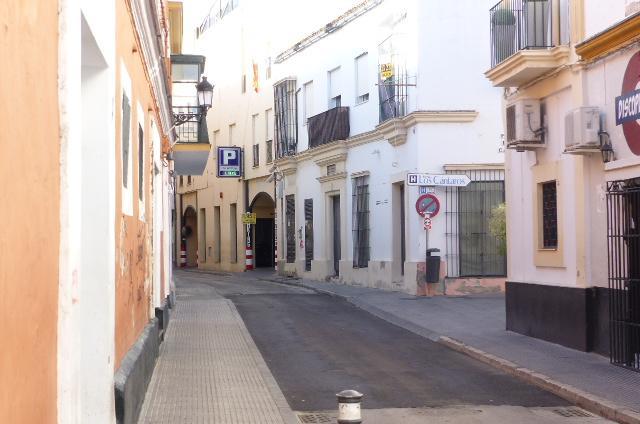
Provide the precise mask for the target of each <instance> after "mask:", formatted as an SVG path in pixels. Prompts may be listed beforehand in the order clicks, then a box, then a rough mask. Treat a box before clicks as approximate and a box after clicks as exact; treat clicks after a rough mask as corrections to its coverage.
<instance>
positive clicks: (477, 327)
mask: <svg viewBox="0 0 640 424" xmlns="http://www.w3.org/2000/svg"><path fill="white" fill-rule="evenodd" d="M263 278H264V279H267V278H268V279H270V280H271V281H277V282H280V283H285V284H296V285H302V286H304V287H307V288H311V289H314V290H316V291H318V292H322V293H326V294H330V295H333V296H339V297H341V298H344V299H346V300H348V301H349V302H350V303H352V304H353V305H355V306H357V307H359V308H361V309H364V310H366V311H368V312H370V313H372V314H374V315H376V316H378V317H380V318H382V319H384V320H386V321H389V322H391V323H393V324H396V325H398V326H400V327H403V328H405V329H407V330H409V331H412V332H414V333H417V334H420V335H422V336H424V337H427V338H429V339H431V340H434V341H437V342H440V343H443V344H446V345H448V346H449V347H451V348H453V349H456V350H460V351H462V352H464V353H466V354H469V355H471V356H474V357H476V358H477V359H480V360H482V361H484V362H487V363H489V364H491V365H493V366H496V367H498V368H501V369H502V370H504V371H506V372H509V373H511V374H514V375H517V376H519V377H521V378H524V379H526V380H528V381H529V382H531V383H534V384H537V385H540V386H543V387H544V388H546V389H549V390H551V391H553V392H554V393H556V394H557V395H559V396H562V397H565V398H566V399H568V400H569V401H572V402H575V403H577V404H578V406H582V407H583V408H586V409H590V410H591V411H592V412H596V413H599V414H602V415H604V416H605V417H606V418H609V419H614V420H619V421H621V422H631V423H633V422H638V423H640V373H636V372H633V371H629V370H626V369H623V368H620V367H616V366H613V365H611V364H610V363H609V360H608V359H607V358H605V357H602V356H600V355H597V354H594V353H584V352H579V351H576V350H573V349H569V348H565V347H563V346H560V345H556V344H552V343H548V342H545V341H542V340H539V339H535V338H532V337H527V336H523V335H520V334H517V333H513V332H510V331H506V330H505V327H506V324H505V303H504V296H503V295H478V296H468V297H445V296H437V297H431V298H427V297H415V296H411V295H408V294H405V293H398V292H388V291H382V290H377V289H370V288H363V287H354V286H347V285H343V284H337V283H328V282H319V281H312V280H300V279H291V278H285V277H278V276H273V275H271V276H269V277H267V276H266V275H265V276H264V277H263ZM452 339H453V340H452Z"/></svg>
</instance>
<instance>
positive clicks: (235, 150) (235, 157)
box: [218, 147, 242, 178]
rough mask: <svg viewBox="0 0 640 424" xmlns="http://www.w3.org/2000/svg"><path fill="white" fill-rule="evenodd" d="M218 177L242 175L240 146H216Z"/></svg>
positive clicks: (238, 176)
mask: <svg viewBox="0 0 640 424" xmlns="http://www.w3.org/2000/svg"><path fill="white" fill-rule="evenodd" d="M218 177H219V178H240V177H242V148H240V147H218Z"/></svg>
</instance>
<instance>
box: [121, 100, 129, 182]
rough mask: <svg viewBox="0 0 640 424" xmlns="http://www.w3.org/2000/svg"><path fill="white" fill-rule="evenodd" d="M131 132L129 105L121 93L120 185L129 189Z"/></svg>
mask: <svg viewBox="0 0 640 424" xmlns="http://www.w3.org/2000/svg"><path fill="white" fill-rule="evenodd" d="M130 130H131V103H130V101H129V97H127V94H126V93H124V92H123V93H122V185H123V186H124V188H128V187H129V137H130V135H129V132H130Z"/></svg>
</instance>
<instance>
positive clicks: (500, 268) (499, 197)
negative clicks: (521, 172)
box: [444, 169, 507, 278]
mask: <svg viewBox="0 0 640 424" xmlns="http://www.w3.org/2000/svg"><path fill="white" fill-rule="evenodd" d="M447 173H449V174H466V175H467V176H468V177H469V179H471V183H469V185H468V186H466V187H447V188H446V189H445V208H444V213H445V215H446V216H445V218H446V258H447V277H452V278H457V277H490V276H495V277H498V276H505V275H506V273H507V265H506V264H507V261H506V251H505V246H504V244H503V242H502V241H500V240H499V239H497V238H496V237H494V236H493V235H491V233H490V231H489V219H490V217H491V212H492V210H493V209H494V208H495V207H496V206H498V205H499V204H501V203H503V202H504V199H505V197H504V171H503V170H482V169H478V170H468V171H459V170H456V171H447Z"/></svg>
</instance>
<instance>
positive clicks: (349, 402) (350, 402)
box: [336, 390, 363, 424]
mask: <svg viewBox="0 0 640 424" xmlns="http://www.w3.org/2000/svg"><path fill="white" fill-rule="evenodd" d="M336 396H337V397H338V424H360V423H361V422H362V411H361V409H360V403H361V402H362V396H363V395H362V393H359V392H357V391H355V390H343V391H341V392H340V393H338V394H337V395H336Z"/></svg>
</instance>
